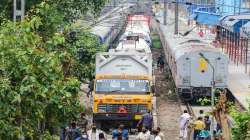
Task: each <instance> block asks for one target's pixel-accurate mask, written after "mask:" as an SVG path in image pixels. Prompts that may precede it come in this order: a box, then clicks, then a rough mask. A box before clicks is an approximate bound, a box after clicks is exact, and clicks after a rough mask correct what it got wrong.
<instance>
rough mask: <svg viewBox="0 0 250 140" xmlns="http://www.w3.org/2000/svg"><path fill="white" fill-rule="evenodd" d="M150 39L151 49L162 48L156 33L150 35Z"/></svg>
mask: <svg viewBox="0 0 250 140" xmlns="http://www.w3.org/2000/svg"><path fill="white" fill-rule="evenodd" d="M151 39H152V48H156V49H160V48H161V47H162V46H161V41H160V38H159V36H158V34H156V33H153V34H151Z"/></svg>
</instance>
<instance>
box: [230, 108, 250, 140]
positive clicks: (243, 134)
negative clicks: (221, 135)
mask: <svg viewBox="0 0 250 140" xmlns="http://www.w3.org/2000/svg"><path fill="white" fill-rule="evenodd" d="M231 115H232V116H233V118H234V121H235V123H234V125H233V128H232V134H233V139H234V140H248V139H250V111H249V110H247V111H245V112H238V111H237V110H236V109H235V107H232V111H231Z"/></svg>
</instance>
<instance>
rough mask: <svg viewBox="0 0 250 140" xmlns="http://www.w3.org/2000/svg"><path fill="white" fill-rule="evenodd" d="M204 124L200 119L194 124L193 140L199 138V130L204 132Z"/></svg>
mask: <svg viewBox="0 0 250 140" xmlns="http://www.w3.org/2000/svg"><path fill="white" fill-rule="evenodd" d="M204 128H205V123H204V122H203V120H202V117H198V119H197V120H196V121H195V122H194V136H193V140H196V139H197V138H198V137H199V134H200V132H201V130H204Z"/></svg>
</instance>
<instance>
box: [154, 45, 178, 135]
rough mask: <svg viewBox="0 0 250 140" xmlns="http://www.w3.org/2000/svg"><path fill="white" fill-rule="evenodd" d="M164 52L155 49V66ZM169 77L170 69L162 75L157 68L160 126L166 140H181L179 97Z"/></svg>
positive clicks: (166, 69)
mask: <svg viewBox="0 0 250 140" xmlns="http://www.w3.org/2000/svg"><path fill="white" fill-rule="evenodd" d="M162 51H163V50H162V49H154V48H153V51H152V52H153V58H154V65H155V66H156V64H157V58H158V57H159V56H160V54H161V52H162ZM165 65H166V64H165ZM165 67H166V66H165ZM169 75H170V72H169V71H168V68H165V70H164V72H163V73H161V72H159V71H158V70H157V67H155V78H156V95H157V112H158V126H159V127H160V128H161V129H162V132H163V133H164V135H165V138H166V140H179V127H178V119H179V116H180V114H181V112H180V106H179V103H178V97H177V96H176V94H175V93H174V83H173V82H172V79H171V76H169Z"/></svg>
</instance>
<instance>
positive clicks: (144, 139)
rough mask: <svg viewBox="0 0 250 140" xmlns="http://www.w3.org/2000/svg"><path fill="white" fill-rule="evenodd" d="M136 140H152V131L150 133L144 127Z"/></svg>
mask: <svg viewBox="0 0 250 140" xmlns="http://www.w3.org/2000/svg"><path fill="white" fill-rule="evenodd" d="M135 139H136V140H150V131H148V130H147V129H146V128H145V127H142V132H140V133H139V134H138V135H137V136H136V138H135Z"/></svg>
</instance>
